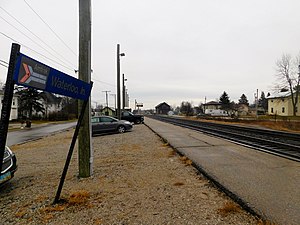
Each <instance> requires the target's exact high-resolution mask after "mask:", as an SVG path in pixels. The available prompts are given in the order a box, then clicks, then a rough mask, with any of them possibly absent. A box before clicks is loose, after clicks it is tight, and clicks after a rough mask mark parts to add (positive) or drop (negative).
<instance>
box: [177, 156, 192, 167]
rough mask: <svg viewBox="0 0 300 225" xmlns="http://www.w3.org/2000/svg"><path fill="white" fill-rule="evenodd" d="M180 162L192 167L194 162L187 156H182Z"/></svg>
mask: <svg viewBox="0 0 300 225" xmlns="http://www.w3.org/2000/svg"><path fill="white" fill-rule="evenodd" d="M179 159H180V161H182V162H183V163H184V164H185V165H186V166H190V165H192V164H193V161H192V160H190V159H189V158H188V157H186V156H181V157H180V158H179Z"/></svg>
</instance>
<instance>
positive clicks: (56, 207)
mask: <svg viewBox="0 0 300 225" xmlns="http://www.w3.org/2000/svg"><path fill="white" fill-rule="evenodd" d="M65 208H66V206H65V205H54V206H46V207H44V208H42V209H40V212H41V213H51V212H62V211H64V210H65Z"/></svg>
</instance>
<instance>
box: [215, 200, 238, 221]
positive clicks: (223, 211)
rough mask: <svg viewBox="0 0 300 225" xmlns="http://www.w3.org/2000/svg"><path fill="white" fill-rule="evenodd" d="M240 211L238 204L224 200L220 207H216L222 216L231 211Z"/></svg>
mask: <svg viewBox="0 0 300 225" xmlns="http://www.w3.org/2000/svg"><path fill="white" fill-rule="evenodd" d="M240 211H241V208H240V206H239V205H237V204H236V203H234V202H226V203H225V204H224V205H223V207H222V208H220V209H218V213H219V214H220V215H221V216H223V217H225V216H228V215H229V214H231V213H237V212H240Z"/></svg>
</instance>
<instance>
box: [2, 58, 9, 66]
mask: <svg viewBox="0 0 300 225" xmlns="http://www.w3.org/2000/svg"><path fill="white" fill-rule="evenodd" d="M0 62H2V63H5V64H7V65H8V62H6V61H4V60H2V59H0Z"/></svg>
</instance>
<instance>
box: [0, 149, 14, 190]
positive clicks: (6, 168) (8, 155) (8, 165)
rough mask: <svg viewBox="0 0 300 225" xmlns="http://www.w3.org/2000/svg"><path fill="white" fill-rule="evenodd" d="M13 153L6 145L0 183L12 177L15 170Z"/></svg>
mask: <svg viewBox="0 0 300 225" xmlns="http://www.w3.org/2000/svg"><path fill="white" fill-rule="evenodd" d="M17 168H18V166H17V159H16V156H15V154H14V153H13V152H12V151H11V150H10V149H9V148H8V147H7V146H6V147H5V150H4V157H3V164H2V168H1V173H0V185H1V184H3V183H5V182H7V181H8V180H10V179H11V178H13V177H14V174H15V172H16V170H17Z"/></svg>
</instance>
